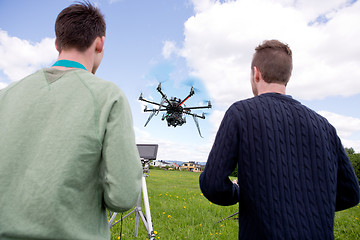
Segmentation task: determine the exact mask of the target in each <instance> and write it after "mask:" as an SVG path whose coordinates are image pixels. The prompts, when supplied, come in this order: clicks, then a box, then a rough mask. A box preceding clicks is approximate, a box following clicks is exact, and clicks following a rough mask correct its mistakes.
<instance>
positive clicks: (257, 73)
mask: <svg viewBox="0 0 360 240" xmlns="http://www.w3.org/2000/svg"><path fill="white" fill-rule="evenodd" d="M260 79H262V76H261V72H260V70H259V69H258V68H257V67H254V80H255V81H256V82H259V81H260Z"/></svg>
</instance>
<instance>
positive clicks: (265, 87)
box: [258, 83, 286, 95]
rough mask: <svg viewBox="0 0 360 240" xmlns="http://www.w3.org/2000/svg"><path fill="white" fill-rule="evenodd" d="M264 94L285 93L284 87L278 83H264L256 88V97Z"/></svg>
mask: <svg viewBox="0 0 360 240" xmlns="http://www.w3.org/2000/svg"><path fill="white" fill-rule="evenodd" d="M264 93H280V94H285V93H286V86H285V85H283V84H279V83H265V84H262V85H261V86H260V87H259V88H258V95H261V94H264Z"/></svg>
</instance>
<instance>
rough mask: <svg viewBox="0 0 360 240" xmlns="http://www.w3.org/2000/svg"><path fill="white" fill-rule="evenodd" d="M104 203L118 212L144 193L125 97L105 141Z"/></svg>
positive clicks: (117, 106) (109, 124)
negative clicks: (142, 191) (141, 191)
mask: <svg viewBox="0 0 360 240" xmlns="http://www.w3.org/2000/svg"><path fill="white" fill-rule="evenodd" d="M102 160H103V167H104V202H105V205H106V207H107V208H108V209H109V210H111V211H115V212H124V211H127V210H129V209H131V208H132V207H133V206H134V205H135V203H136V201H137V199H138V197H139V194H140V190H141V176H142V167H141V161H140V157H139V152H138V150H137V147H136V144H135V135H134V130H133V122H132V116H131V111H130V107H129V104H128V102H127V99H126V98H125V96H124V95H123V94H122V95H120V97H119V99H118V100H117V101H115V102H114V103H113V105H112V108H111V111H110V114H109V117H108V122H107V125H106V132H105V136H104V140H103V150H102Z"/></svg>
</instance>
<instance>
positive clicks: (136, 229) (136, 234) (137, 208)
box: [134, 193, 141, 237]
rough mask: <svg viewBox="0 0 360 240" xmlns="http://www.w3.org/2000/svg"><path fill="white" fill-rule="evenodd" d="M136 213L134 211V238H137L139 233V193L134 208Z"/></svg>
mask: <svg viewBox="0 0 360 240" xmlns="http://www.w3.org/2000/svg"><path fill="white" fill-rule="evenodd" d="M135 209H136V211H135V234H134V235H135V237H137V236H138V233H139V217H140V212H141V193H140V195H139V199H138V201H137V203H136V207H135Z"/></svg>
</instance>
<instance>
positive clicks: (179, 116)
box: [139, 83, 212, 137]
mask: <svg viewBox="0 0 360 240" xmlns="http://www.w3.org/2000/svg"><path fill="white" fill-rule="evenodd" d="M156 90H157V91H158V92H159V93H160V94H161V101H160V103H156V102H152V101H149V100H147V99H145V98H143V96H142V93H141V94H140V96H139V100H140V101H144V102H147V103H150V104H153V105H156V106H157V108H153V109H148V108H147V106H145V109H144V112H151V114H150V116H149V118H148V120H147V121H146V123H145V125H144V127H146V125H147V124H148V123H149V122H150V120H151V119H152V117H153V116H157V115H158V114H159V112H166V113H164V114H163V116H162V118H161V120H162V121H164V120H165V119H166V121H167V124H168V127H170V126H173V127H177V126H182V125H183V124H184V123H186V118H185V116H184V114H187V115H190V116H192V117H193V119H194V122H195V125H196V127H197V130H198V132H199V135H200V137H203V136H201V132H200V126H199V122H198V119H197V118H201V119H205V113H202V115H198V114H195V113H192V112H191V110H193V109H204V108H211V107H212V105H211V102H210V101H208V104H207V106H199V107H187V106H185V104H184V103H185V102H186V101H187V100H188V99H189V98H190V97H191V96H192V95H194V94H195V91H194V87H191V90H190V93H189V95H188V96H187V97H186V98H185V99H184V100H182V101H181V99H180V98H177V97H171V98H170V100H169V99H168V98H167V96H166V95H165V94H164V93H163V92H162V91H161V83H159V85H158V87H157V88H156Z"/></svg>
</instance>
